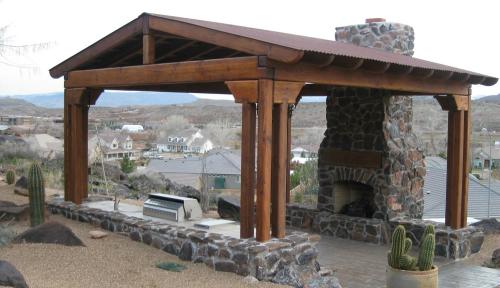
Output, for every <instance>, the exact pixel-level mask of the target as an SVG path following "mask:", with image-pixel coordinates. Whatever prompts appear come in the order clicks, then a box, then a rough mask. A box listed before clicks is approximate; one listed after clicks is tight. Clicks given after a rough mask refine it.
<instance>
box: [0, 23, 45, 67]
mask: <svg viewBox="0 0 500 288" xmlns="http://www.w3.org/2000/svg"><path fill="white" fill-rule="evenodd" d="M8 31H9V26H2V27H0V65H4V66H10V67H14V68H17V69H20V70H28V71H35V72H36V71H37V66H36V65H34V64H23V63H19V62H17V61H15V60H13V58H14V57H19V56H25V55H26V54H28V53H35V52H38V51H40V50H44V49H47V48H49V47H50V46H51V45H52V43H50V42H42V43H31V44H16V43H13V42H12V40H11V39H12V37H11V36H10V35H9V34H8ZM25 60H26V59H25Z"/></svg>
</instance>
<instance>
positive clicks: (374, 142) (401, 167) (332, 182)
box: [318, 18, 426, 220]
mask: <svg viewBox="0 0 500 288" xmlns="http://www.w3.org/2000/svg"><path fill="white" fill-rule="evenodd" d="M335 38H336V40H337V41H342V42H348V43H353V44H355V45H359V46H365V47H371V48H377V49H383V50H385V51H390V52H394V53H400V54H404V55H408V56H411V55H413V47H414V45H413V41H414V32H413V28H412V27H410V26H408V25H404V24H399V23H390V22H386V21H385V19H381V18H375V19H367V20H366V23H365V24H358V25H351V26H345V27H339V28H336V33H335ZM326 105H327V107H326V118H327V129H326V131H325V138H324V139H323V141H322V143H321V146H320V150H319V164H318V177H319V183H320V189H319V193H318V209H320V210H322V211H329V212H332V213H341V214H346V215H349V216H353V217H364V218H379V219H383V220H390V219H392V218H394V217H409V218H421V217H422V214H423V184H424V176H425V174H426V169H425V164H424V161H423V153H422V150H421V149H419V147H418V145H417V139H416V136H415V135H414V134H413V131H412V118H413V115H412V114H413V112H412V98H411V97H409V96H392V95H391V92H390V91H387V90H382V89H367V88H354V87H335V88H334V89H333V90H332V92H331V94H330V95H329V96H328V97H327V100H326ZM336 155H337V156H336ZM345 155H349V157H352V159H354V160H356V161H347V162H342V161H339V160H335V159H339V158H343V157H344V158H345V157H347V156H345ZM349 157H347V158H349ZM349 159H351V158H349ZM366 159H378V160H376V162H375V164H374V163H370V164H369V163H368V160H366ZM354 163H355V164H354Z"/></svg>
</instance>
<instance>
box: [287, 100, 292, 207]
mask: <svg viewBox="0 0 500 288" xmlns="http://www.w3.org/2000/svg"><path fill="white" fill-rule="evenodd" d="M286 123H287V124H286V130H287V132H286V133H287V141H286V146H287V147H286V152H287V153H286V155H287V160H286V203H290V162H291V161H292V159H291V157H292V156H291V154H292V106H291V105H288V117H287V121H286Z"/></svg>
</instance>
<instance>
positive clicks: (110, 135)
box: [99, 131, 129, 144]
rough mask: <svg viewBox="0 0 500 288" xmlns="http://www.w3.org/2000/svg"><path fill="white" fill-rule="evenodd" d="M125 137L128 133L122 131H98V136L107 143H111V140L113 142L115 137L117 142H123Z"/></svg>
mask: <svg viewBox="0 0 500 288" xmlns="http://www.w3.org/2000/svg"><path fill="white" fill-rule="evenodd" d="M127 137H129V135H128V134H127V133H122V132H114V131H113V132H111V131H110V132H101V133H99V138H100V139H101V140H102V141H104V142H106V143H108V144H111V142H113V140H114V139H116V141H118V143H123V142H124V141H126V140H127Z"/></svg>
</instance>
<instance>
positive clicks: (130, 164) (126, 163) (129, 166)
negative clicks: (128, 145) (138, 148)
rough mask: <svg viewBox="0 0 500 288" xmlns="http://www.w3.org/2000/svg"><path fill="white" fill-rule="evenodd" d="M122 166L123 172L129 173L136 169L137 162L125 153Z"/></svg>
mask: <svg viewBox="0 0 500 288" xmlns="http://www.w3.org/2000/svg"><path fill="white" fill-rule="evenodd" d="M121 168H122V171H123V173H127V174H128V173H131V172H133V171H134V169H135V162H134V161H133V160H130V158H129V157H128V155H125V157H123V159H122V162H121Z"/></svg>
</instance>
